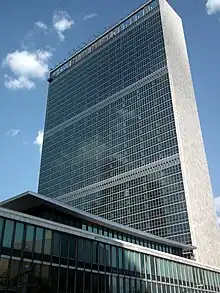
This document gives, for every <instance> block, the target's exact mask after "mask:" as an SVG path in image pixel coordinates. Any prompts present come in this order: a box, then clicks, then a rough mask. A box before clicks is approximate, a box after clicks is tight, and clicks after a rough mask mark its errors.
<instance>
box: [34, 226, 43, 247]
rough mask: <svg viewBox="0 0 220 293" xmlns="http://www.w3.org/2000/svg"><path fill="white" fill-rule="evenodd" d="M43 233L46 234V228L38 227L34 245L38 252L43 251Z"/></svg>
mask: <svg viewBox="0 0 220 293" xmlns="http://www.w3.org/2000/svg"><path fill="white" fill-rule="evenodd" d="M43 234H44V230H43V229H42V228H36V236H35V247H34V252H36V253H41V252H42V246H43Z"/></svg>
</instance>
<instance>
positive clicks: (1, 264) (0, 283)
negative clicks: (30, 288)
mask: <svg viewBox="0 0 220 293" xmlns="http://www.w3.org/2000/svg"><path fill="white" fill-rule="evenodd" d="M8 266H9V260H8V259H3V258H2V259H0V268H1V270H0V289H1V290H2V292H4V291H3V289H6V286H7V279H8V273H9V270H8Z"/></svg>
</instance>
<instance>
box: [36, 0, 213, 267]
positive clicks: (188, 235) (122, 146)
mask: <svg viewBox="0 0 220 293" xmlns="http://www.w3.org/2000/svg"><path fill="white" fill-rule="evenodd" d="M48 81H49V82H50V85H49V92H48V102H47V110H46V121H45V132H44V143H43V151H42V161H41V170H40V179H39V193H41V194H43V195H46V196H49V197H51V198H56V199H58V200H60V201H62V202H64V203H68V204H69V205H72V206H74V207H77V208H80V209H82V210H84V211H88V212H90V213H93V214H95V215H99V216H102V217H104V218H107V219H109V220H112V221H116V222H118V223H121V224H124V225H128V226H131V227H133V228H136V229H140V230H143V231H147V232H150V233H153V234H156V235H158V236H162V237H166V238H169V239H171V240H176V241H180V242H185V243H187V244H193V245H195V246H197V247H198V249H197V252H196V254H197V255H196V257H197V260H199V261H206V260H208V258H210V259H211V258H213V257H214V254H213V253H212V252H213V251H217V249H218V245H219V243H218V240H219V235H218V231H217V224H216V217H215V211H214V202H213V198H212V189H211V183H210V178H209V172H208V167H207V161H206V156H205V151H204V146H203V140H202V135H201V129H200V124H199V118H198V113H197V108H196V102H195V97H194V90H193V84H192V78H191V74H190V67H189V61H188V56H187V50H186V44H185V38H184V32H183V27H182V22H181V19H180V18H179V16H178V15H177V14H176V13H175V12H174V10H173V9H172V8H171V7H170V6H169V4H168V3H167V2H166V1H165V0H153V1H148V2H147V3H146V4H145V5H143V6H142V7H141V8H140V9H138V10H137V11H135V12H133V13H132V14H131V15H129V16H128V17H127V18H125V19H124V20H123V21H121V22H120V23H119V24H117V25H116V26H114V27H113V28H112V29H110V30H108V31H107V32H106V33H104V34H103V35H101V36H100V37H99V38H97V39H96V40H95V41H94V42H92V43H91V44H89V45H88V46H86V47H85V48H83V49H82V50H80V51H79V52H77V53H76V54H74V55H73V56H71V57H70V58H69V59H68V60H66V61H65V62H64V63H62V64H60V65H59V66H58V67H56V68H55V69H53V70H52V71H51V73H50V77H49V79H48Z"/></svg>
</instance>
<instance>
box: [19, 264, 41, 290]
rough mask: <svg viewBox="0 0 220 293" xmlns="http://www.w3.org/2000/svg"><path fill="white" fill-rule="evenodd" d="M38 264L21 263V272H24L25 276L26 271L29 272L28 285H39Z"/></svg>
mask: <svg viewBox="0 0 220 293" xmlns="http://www.w3.org/2000/svg"><path fill="white" fill-rule="evenodd" d="M40 269H41V266H40V264H33V265H31V264H30V263H23V265H22V269H21V272H22V273H24V272H26V274H25V275H27V273H28V270H31V271H30V273H29V276H28V285H30V286H33V287H36V286H38V285H39V284H40Z"/></svg>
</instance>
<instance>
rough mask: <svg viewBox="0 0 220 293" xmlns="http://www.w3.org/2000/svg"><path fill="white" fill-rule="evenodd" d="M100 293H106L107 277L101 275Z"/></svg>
mask: <svg viewBox="0 0 220 293" xmlns="http://www.w3.org/2000/svg"><path fill="white" fill-rule="evenodd" d="M99 293H105V275H102V274H99Z"/></svg>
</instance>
